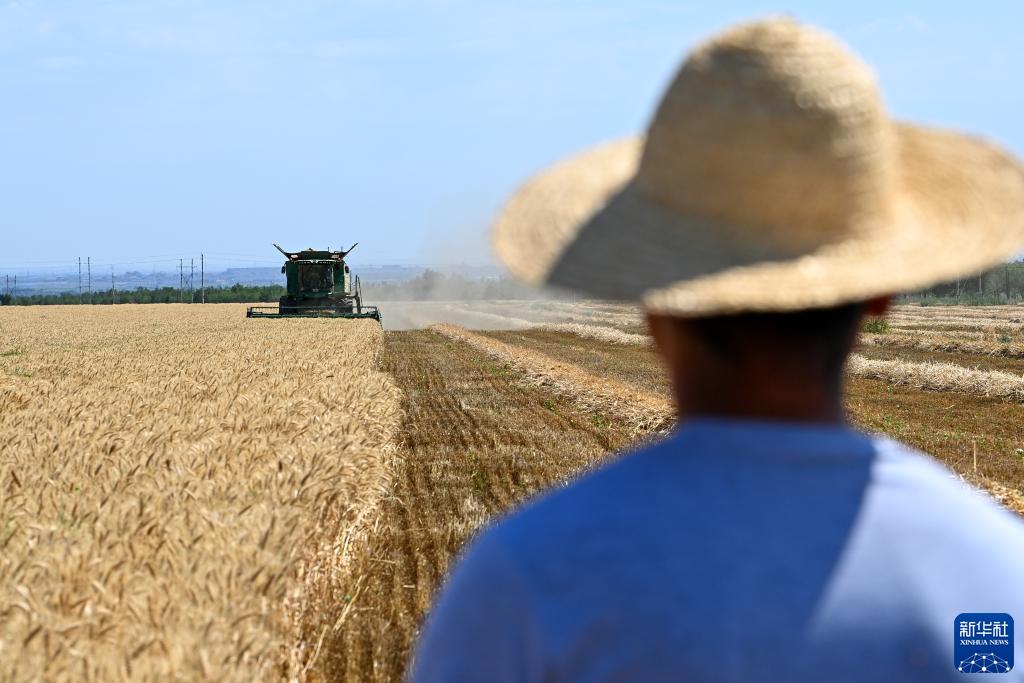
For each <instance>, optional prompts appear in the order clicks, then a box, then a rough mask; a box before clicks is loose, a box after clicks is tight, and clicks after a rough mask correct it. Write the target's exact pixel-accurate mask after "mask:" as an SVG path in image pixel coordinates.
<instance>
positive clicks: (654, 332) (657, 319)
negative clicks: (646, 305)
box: [647, 313, 676, 356]
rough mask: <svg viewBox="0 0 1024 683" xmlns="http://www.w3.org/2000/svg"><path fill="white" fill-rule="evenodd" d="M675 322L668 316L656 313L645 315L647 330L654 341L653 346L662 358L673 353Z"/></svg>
mask: <svg viewBox="0 0 1024 683" xmlns="http://www.w3.org/2000/svg"><path fill="white" fill-rule="evenodd" d="M675 324H676V323H675V321H674V320H673V319H672V318H670V317H669V316H665V315H658V314H657V313H648V314H647V329H648V330H649V331H650V333H651V337H652V338H653V339H654V345H655V346H656V347H657V349H658V352H659V353H661V355H662V356H671V355H673V354H674V353H675V347H676V330H675V329H674V327H675Z"/></svg>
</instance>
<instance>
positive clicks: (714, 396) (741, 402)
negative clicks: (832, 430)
mask: <svg viewBox="0 0 1024 683" xmlns="http://www.w3.org/2000/svg"><path fill="white" fill-rule="evenodd" d="M690 380H691V381H690V382H689V383H688V385H687V386H682V387H681V386H679V382H677V383H676V387H675V390H676V391H675V393H676V401H677V406H678V409H679V419H680V421H684V420H686V419H687V418H688V417H695V416H698V415H700V416H715V417H726V418H735V419H747V420H769V421H778V422H807V423H815V424H845V422H846V416H845V412H844V410H843V401H842V384H841V379H840V378H839V377H835V378H831V377H821V376H807V375H806V374H800V373H786V372H780V371H779V369H778V368H766V369H764V370H762V371H749V370H748V371H745V372H729V373H722V374H720V375H718V376H706V375H697V376H696V377H694V376H693V375H691V376H690Z"/></svg>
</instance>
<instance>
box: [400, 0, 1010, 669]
mask: <svg viewBox="0 0 1024 683" xmlns="http://www.w3.org/2000/svg"><path fill="white" fill-rule="evenodd" d="M1022 244H1024V172H1022V170H1021V167H1020V166H1019V165H1018V164H1017V162H1015V161H1014V160H1013V159H1011V158H1010V157H1008V156H1007V155H1005V154H1004V153H1002V152H1000V151H999V150H998V149H996V148H994V147H992V146H990V145H988V144H986V143H983V142H980V141H978V140H976V139H973V138H968V137H965V136H960V135H957V134H954V133H947V132H939V131H934V130H926V129H922V128H918V127H915V126H912V125H908V124H898V123H893V122H891V121H889V119H888V118H887V117H886V116H885V112H884V110H883V108H882V105H881V101H880V98H879V96H878V94H877V92H876V88H875V84H874V79H873V76H872V74H871V72H870V71H869V70H868V69H867V68H866V67H865V66H864V65H863V64H861V63H860V62H859V61H858V60H857V59H856V58H855V57H853V56H852V55H850V54H849V53H848V52H846V51H845V50H844V49H843V48H842V47H841V46H839V45H838V44H837V43H836V42H835V41H834V39H832V38H831V37H829V36H828V35H825V34H823V33H821V32H819V31H817V30H814V29H811V28H808V27H805V26H801V25H799V24H796V23H794V22H791V21H788V20H770V21H763V22H758V23H753V24H748V25H744V26H740V27H738V28H734V29H732V30H730V31H728V32H726V33H724V34H723V35H721V36H718V37H716V38H714V39H712V40H711V41H709V42H707V43H705V44H704V45H702V46H701V47H699V48H698V49H697V50H696V51H695V52H694V53H693V54H692V55H691V56H690V57H689V58H688V59H687V61H686V62H685V63H684V64H683V67H682V69H681V70H680V72H679V73H678V75H677V76H676V78H675V80H674V82H673V83H672V84H671V85H670V87H669V88H668V91H667V92H666V94H665V96H664V98H663V100H662V102H661V104H660V106H659V108H658V110H657V112H656V114H655V116H654V119H653V121H652V123H651V125H650V129H649V131H648V134H647V136H646V138H645V139H644V140H627V141H622V142H617V143H612V144H610V145H606V146H604V147H600V148H598V149H596V150H593V151H590V152H586V153H584V154H582V155H580V156H577V157H574V158H572V159H570V160H568V161H566V162H563V163H562V164H559V165H558V166H556V167H554V168H553V169H551V170H549V171H546V172H544V173H542V174H541V175H539V176H537V177H536V178H534V179H533V180H531V181H530V182H529V183H527V184H526V185H525V186H524V187H523V188H522V189H521V190H520V191H519V192H518V194H517V195H516V196H515V197H514V198H513V199H512V200H511V202H510V203H509V204H508V205H507V206H506V208H505V210H504V212H503V214H502V215H501V217H500V218H499V220H498V223H497V227H496V230H495V246H496V250H497V253H498V254H499V256H500V257H501V259H502V260H503V261H504V262H505V264H506V265H507V266H508V267H509V269H510V270H511V271H512V272H513V273H515V274H516V275H518V276H519V277H521V278H522V279H524V280H525V281H527V282H531V283H541V284H550V285H555V286H561V287H568V288H572V289H575V290H578V291H582V292H586V293H588V294H591V295H594V296H598V297H610V298H623V297H625V298H629V299H633V300H638V301H641V302H642V303H643V305H644V307H645V308H646V309H647V311H648V317H649V322H650V328H651V333H652V334H653V336H654V339H655V341H656V343H657V348H658V351H659V353H660V354H661V355H662V357H663V358H664V359H665V361H666V364H667V367H668V370H669V372H670V373H671V376H672V381H673V385H674V389H675V397H676V400H677V403H678V411H679V427H678V429H677V430H676V432H675V433H674V434H673V435H672V436H670V437H669V438H668V439H666V440H664V441H663V442H661V443H659V444H656V445H654V446H652V447H649V448H646V449H643V450H640V451H638V452H635V453H632V454H629V455H626V456H625V457H623V458H621V459H619V460H618V461H616V462H614V463H613V464H611V465H609V466H607V467H605V468H603V469H601V470H599V471H598V472H596V473H594V474H592V475H589V476H586V477H584V478H583V479H582V480H580V481H578V482H577V483H576V484H574V485H573V486H571V487H569V488H568V489H563V490H560V491H558V492H555V493H551V494H548V495H546V496H544V497H542V498H541V499H539V500H537V501H536V502H534V503H532V504H531V505H528V506H527V507H525V509H522V510H520V511H518V512H516V513H515V514H513V515H512V516H511V517H509V518H508V519H505V520H504V521H502V522H500V523H498V524H497V525H496V526H494V527H493V528H492V529H490V530H489V531H486V532H485V533H483V534H482V536H481V537H480V538H479V539H478V540H477V541H476V542H475V543H474V544H473V546H472V547H471V549H470V550H469V551H468V552H467V554H466V556H465V558H464V559H463V560H462V562H461V563H460V564H459V565H458V567H456V569H455V571H454V572H453V574H452V577H451V579H450V580H449V582H448V585H447V587H446V588H445V590H444V593H443V595H442V597H441V598H440V600H439V601H438V604H437V605H436V606H435V608H434V610H433V612H432V613H431V615H430V617H429V620H428V623H427V625H426V627H425V633H424V635H423V638H422V641H421V643H420V648H419V651H418V654H417V657H416V660H415V663H414V673H413V678H414V680H416V681H423V682H427V681H752V680H760V681H876V680H885V681H936V680H958V679H960V677H962V676H963V674H962V673H960V670H961V669H964V668H965V667H967V669H966V670H973V669H972V668H971V667H973V666H974V664H973V662H974V660H971V663H967V658H966V657H965V658H964V659H961V660H960V663H959V664H957V662H955V661H954V656H955V652H954V621H955V620H956V619H957V618H958V615H961V614H963V613H971V614H974V613H983V614H986V615H995V616H992V618H991V620H990V621H988V622H981V621H979V622H978V623H983V624H984V623H988V624H989V627H988V628H989V635H991V633H992V629H993V628H995V627H992V624H994V623H997V624H998V625H999V626H998V628H999V629H1008V628H1011V626H1010V622H1012V616H1016V615H1021V614H1024V525H1022V524H1021V522H1020V521H1019V520H1018V519H1017V518H1015V517H1014V516H1013V515H1011V514H1010V513H1008V512H1005V511H1003V510H1002V509H1000V508H998V507H997V506H996V505H995V504H994V503H992V502H990V501H989V500H988V499H986V498H984V497H983V496H982V495H981V494H979V493H977V492H973V491H971V490H969V489H968V488H966V487H965V486H963V485H961V484H960V483H959V482H958V481H956V480H955V478H953V477H952V476H951V475H950V474H949V473H948V472H947V471H945V470H944V469H943V468H941V467H939V466H938V465H936V464H934V463H933V462H932V461H931V460H930V459H929V458H928V457H927V456H924V455H921V454H918V453H915V452H913V451H912V450H911V449H909V448H908V447H906V446H903V445H901V444H899V443H896V442H893V441H890V440H887V439H885V438H883V437H871V436H868V435H864V434H861V433H859V432H857V431H854V430H853V429H852V428H851V427H849V426H848V425H847V424H846V422H845V419H844V416H843V410H842V401H841V391H840V388H841V379H842V368H843V363H844V360H845V358H846V357H847V355H848V354H849V352H850V349H851V348H852V346H853V344H854V341H855V337H856V334H857V331H858V329H859V327H860V325H861V321H862V319H863V318H864V317H865V316H869V315H880V314H882V313H884V312H885V309H886V306H887V304H888V298H887V295H888V294H889V293H891V292H897V291H902V290H908V289H915V288H920V287H924V286H927V285H929V284H933V283H936V282H939V281H942V280H946V279H950V278H952V277H955V276H959V275H962V274H967V273H970V272H973V271H978V270H981V269H983V268H985V267H988V266H990V265H993V264H995V263H998V262H999V261H1001V260H1003V259H1006V258H1008V257H1010V256H1011V255H1013V254H1014V253H1015V252H1016V251H1018V250H1019V249H1020V248H1021V245H1022ZM1006 615H1010V616H1009V617H1007V616H1006ZM965 623H969V622H968V621H965ZM971 623H973V622H971ZM964 628H965V629H966V628H967V627H966V626H964ZM982 628H985V627H984V625H983V626H982ZM999 633H1002V630H1000V631H999ZM965 642H969V643H973V642H980V641H976V640H974V639H972V640H969V641H965ZM986 647H987V646H986ZM999 647H1002V645H1000V646H999ZM1000 652H1002V653H1003V654H1004V655H1005V654H1006V651H1005V649H1002V650H1000ZM976 655H977V661H978V662H979V663H980V662H990V663H991V664H989V666H990V667H991V669H988V670H989V671H991V670H996V671H1005V670H1006V669H1008V668H1009V669H1011V670H1010V673H1009V674H1008V675H1007V676H1006V677H1005V678H1006V679H1009V680H1024V677H1021V675H1020V674H1019V673H1018V672H1017V671H1016V670H1015V669H1012V665H1011V663H1010V660H1012V650H1010V653H1009V657H1008V658H1007V657H1001V658H1000V661H1001V662H1002V663H998V662H996V659H995V655H994V654H993V653H990V652H989V650H988V649H986V650H985V652H984V653H982V652H978V653H976ZM972 656H973V655H972ZM983 658H984V659H983ZM979 666H980V665H979ZM978 670H981V669H980V668H979V669H978Z"/></svg>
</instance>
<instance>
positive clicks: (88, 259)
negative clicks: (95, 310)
mask: <svg viewBox="0 0 1024 683" xmlns="http://www.w3.org/2000/svg"><path fill="white" fill-rule="evenodd" d="M85 270H86V273H87V274H88V277H89V305H90V306H91V305H92V256H86V257H85Z"/></svg>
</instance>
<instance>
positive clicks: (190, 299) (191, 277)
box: [188, 256, 196, 304]
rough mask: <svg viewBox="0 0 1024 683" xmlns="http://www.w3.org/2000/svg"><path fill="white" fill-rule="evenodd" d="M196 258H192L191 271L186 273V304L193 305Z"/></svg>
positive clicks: (194, 299)
mask: <svg viewBox="0 0 1024 683" xmlns="http://www.w3.org/2000/svg"><path fill="white" fill-rule="evenodd" d="M195 281H196V258H195V256H193V257H192V270H190V271H189V273H188V302H189V303H190V304H194V303H195V302H196V288H195V284H194V283H195Z"/></svg>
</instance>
